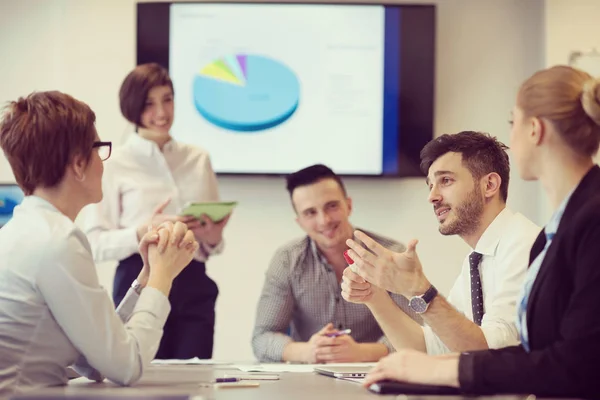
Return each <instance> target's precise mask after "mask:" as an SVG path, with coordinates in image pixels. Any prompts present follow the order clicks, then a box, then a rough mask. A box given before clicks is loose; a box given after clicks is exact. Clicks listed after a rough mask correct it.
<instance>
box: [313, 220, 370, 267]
mask: <svg viewBox="0 0 600 400" xmlns="http://www.w3.org/2000/svg"><path fill="white" fill-rule="evenodd" d="M356 229H358V230H360V231H361V232H364V233H366V234H367V235H368V233H367V231H365V230H362V229H360V228H355V227H352V232H354V231H355V230H356ZM352 239H354V240H355V241H357V239H356V236H354V235H352ZM308 241H309V244H310V250H311V252H312V254H313V256H314V257H315V258H316V259H317V260H319V262H320V263H321V264H323V265H325V266H326V267H327V268H330V266H329V261H327V258H325V256H324V255H323V253H321V250H319V248H318V247H317V243H316V242H315V241H314V240H312V238H311V237H310V236H309V237H308Z"/></svg>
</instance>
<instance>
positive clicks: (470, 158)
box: [421, 131, 510, 202]
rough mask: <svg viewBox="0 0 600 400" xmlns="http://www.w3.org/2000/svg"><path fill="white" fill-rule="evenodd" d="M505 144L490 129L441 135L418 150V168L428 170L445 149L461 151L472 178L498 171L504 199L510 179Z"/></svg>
mask: <svg viewBox="0 0 600 400" xmlns="http://www.w3.org/2000/svg"><path fill="white" fill-rule="evenodd" d="M507 149H508V147H507V146H506V145H505V144H504V143H502V142H500V141H498V139H496V138H494V137H492V136H491V135H490V134H489V133H483V132H473V131H463V132H459V133H456V134H454V135H448V134H446V135H442V136H440V137H438V138H435V139H433V140H432V141H431V142H429V143H427V144H426V145H425V147H423V150H421V170H422V171H423V173H424V174H425V175H427V174H428V173H429V168H430V167H431V164H433V163H434V162H435V160H437V159H438V158H440V157H441V156H443V155H444V154H446V153H460V154H461V155H462V162H463V164H464V165H465V167H466V168H467V169H468V170H469V172H470V173H471V175H473V178H474V179H480V178H481V177H483V176H484V175H486V174H489V173H492V172H495V173H497V174H498V175H500V179H501V183H500V196H501V198H502V200H504V201H505V202H506V199H507V198H508V182H509V179H510V161H509V159H508V154H507V153H506V150H507Z"/></svg>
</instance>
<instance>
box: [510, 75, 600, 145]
mask: <svg viewBox="0 0 600 400" xmlns="http://www.w3.org/2000/svg"><path fill="white" fill-rule="evenodd" d="M517 105H518V106H519V107H520V108H521V109H522V110H523V113H524V114H525V115H526V116H529V117H538V118H544V119H547V120H549V121H550V122H551V123H552V124H553V125H554V126H555V128H556V129H557V130H558V132H559V134H560V135H561V137H562V139H563V140H564V141H565V143H566V144H567V145H568V146H569V147H571V148H572V149H573V150H574V151H575V152H576V153H577V154H580V155H582V156H593V155H594V154H596V152H597V151H598V147H599V146H600V79H594V78H592V76H591V75H590V74H588V73H586V72H584V71H581V70H578V69H575V68H572V67H568V66H555V67H552V68H548V69H544V70H541V71H538V72H536V73H535V74H533V75H532V76H531V77H530V78H529V79H527V80H526V81H525V82H524V83H523V84H522V85H521V89H520V90H519V94H518V96H517Z"/></svg>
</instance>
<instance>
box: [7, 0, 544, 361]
mask: <svg viewBox="0 0 600 400" xmlns="http://www.w3.org/2000/svg"><path fill="white" fill-rule="evenodd" d="M412 3H436V4H438V14H437V15H438V31H437V68H436V81H437V88H436V104H435V108H436V120H435V134H436V135H440V134H442V133H453V132H457V131H460V130H466V129H475V130H482V131H488V132H490V133H492V134H494V135H497V136H498V137H499V138H500V139H501V140H503V141H505V142H507V141H508V132H509V126H508V123H507V120H508V117H509V111H510V109H511V107H512V105H513V100H514V96H515V93H516V89H517V88H518V85H519V83H520V82H521V80H522V79H524V78H525V77H526V76H528V75H529V74H530V73H532V72H533V71H535V70H537V69H539V68H540V67H541V66H542V65H543V64H544V60H545V59H544V50H545V47H544V40H543V29H544V14H543V10H544V2H543V0H530V1H525V2H524V1H522V0H503V1H480V0H439V1H432V2H423V1H413V2H412ZM134 33H135V2H134V1H133V0H23V1H19V2H17V1H12V0H0V54H2V58H3V62H2V63H0V102H4V101H6V100H9V99H14V98H16V97H17V96H19V95H23V94H26V93H29V92H31V91H32V90H47V89H60V90H62V91H65V92H68V93H70V94H72V95H74V96H76V97H78V98H80V99H82V100H84V101H86V102H87V103H89V104H90V106H91V107H92V108H93V109H94V110H95V111H96V114H97V118H98V121H97V128H98V132H99V133H100V136H101V137H102V138H103V139H105V140H112V141H114V142H116V143H120V142H121V140H122V137H123V134H124V133H125V132H126V131H127V129H128V126H127V124H126V123H125V121H124V120H123V119H122V117H121V116H120V114H119V110H118V104H117V91H118V88H119V85H120V83H121V80H122V79H123V77H124V76H125V74H126V73H127V72H128V71H129V70H130V69H131V68H132V67H133V66H134V63H135V54H134V52H135V38H134ZM7 180H12V175H11V173H10V171H9V169H8V166H7V165H6V163H5V162H4V159H3V157H0V181H7ZM219 181H220V188H221V194H222V197H223V198H224V199H227V200H238V201H239V202H240V206H239V208H238V209H237V210H236V211H235V214H234V215H233V218H232V219H231V222H230V224H229V226H228V227H227V230H226V240H227V247H226V250H225V253H224V254H223V255H221V256H219V257H215V258H214V259H212V260H211V261H210V262H209V265H208V271H209V274H210V275H211V276H212V277H213V278H214V279H215V280H216V281H217V283H218V284H219V286H220V290H221V295H220V297H219V302H218V306H217V327H216V341H215V354H214V355H215V357H216V358H223V359H244V360H248V359H250V358H252V357H253V356H252V352H251V348H250V336H251V330H252V325H253V321H254V316H255V304H256V300H257V298H258V295H259V292H260V289H261V286H262V280H263V274H264V272H265V269H266V268H267V265H268V263H269V260H270V258H271V255H272V253H273V251H274V249H275V248H276V247H277V246H279V245H281V244H282V243H284V242H286V241H288V240H290V239H292V238H294V237H297V236H299V235H301V234H302V232H301V231H300V229H299V228H298V227H297V226H296V224H295V222H294V215H293V212H292V209H291V207H290V205H289V201H288V198H287V194H286V192H285V190H284V182H283V181H282V180H281V179H278V178H235V177H222V178H220V179H219ZM346 184H347V186H348V190H349V193H350V195H351V196H352V197H353V198H354V205H355V211H354V214H353V216H352V221H353V223H354V224H355V225H357V226H363V227H365V228H368V229H371V230H374V231H377V232H380V233H382V234H385V235H388V236H391V237H394V238H397V239H399V240H402V241H408V240H409V239H411V238H418V239H419V240H420V243H419V247H418V250H419V252H420V257H421V260H422V262H423V264H424V267H425V270H426V273H427V274H428V276H429V277H430V279H431V280H432V281H433V282H434V283H435V284H436V285H437V286H438V287H439V289H440V290H441V291H442V292H444V293H447V292H448V290H449V288H450V286H451V284H452V282H453V280H454V278H455V276H456V275H457V273H458V270H459V267H460V264H461V262H462V259H463V257H464V256H465V255H466V254H467V252H468V248H467V246H466V245H465V244H464V243H463V242H462V241H461V240H460V239H459V238H457V237H443V236H441V235H440V234H439V233H438V231H437V227H436V220H435V218H434V216H433V213H432V208H431V206H430V205H429V204H427V201H426V199H427V188H426V186H425V184H424V182H423V181H422V180H421V179H405V180H381V181H378V180H366V179H351V180H350V179H349V180H347V181H346ZM538 195H539V189H538V186H537V184H531V183H525V182H522V181H520V180H519V179H518V177H517V176H516V175H515V174H514V173H513V175H512V182H511V193H510V196H509V205H510V206H511V207H512V208H513V209H515V210H518V211H521V212H523V213H524V214H525V215H527V216H528V217H530V218H531V219H533V220H534V221H536V222H538V223H539V222H540V221H539V215H538V214H539V213H538V208H539V207H538V204H539V200H538V197H539V196H538ZM113 271H114V266H113V265H112V264H103V265H100V266H98V272H99V274H100V276H101V280H102V282H103V283H104V284H105V285H106V286H107V287H109V288H110V287H111V279H112V274H113Z"/></svg>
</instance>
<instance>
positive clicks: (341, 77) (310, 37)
mask: <svg viewBox="0 0 600 400" xmlns="http://www.w3.org/2000/svg"><path fill="white" fill-rule="evenodd" d="M434 26H435V9H434V8H433V6H383V5H345V4H335V5H333V4H281V3H279V4H273V3H271V4H268V3H262V4H257V3H252V4H247V3H245V4H242V3H218V4H217V3H139V4H138V44H137V46H138V64H141V63H146V62H158V63H160V64H162V65H164V66H165V67H167V68H168V69H169V73H170V75H171V78H172V80H173V85H174V92H175V99H174V101H175V119H174V123H173V128H172V134H173V137H174V138H175V139H176V140H179V141H181V142H185V143H191V144H196V145H198V146H201V147H203V148H205V149H206V150H208V151H209V153H210V155H211V160H212V163H213V167H214V169H215V171H216V172H217V173H221V174H261V175H263V174H276V175H279V174H287V173H289V172H292V171H295V170H298V169H300V168H303V167H305V166H308V165H310V164H315V163H324V164H326V165H328V166H329V167H331V168H332V169H333V170H334V171H336V172H337V173H339V174H341V175H361V176H414V175H420V172H419V169H418V161H419V151H420V149H421V148H422V146H423V145H424V144H425V143H426V142H427V141H428V140H430V139H431V138H432V136H433V87H434V83H433V79H434V30H435V29H434Z"/></svg>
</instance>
